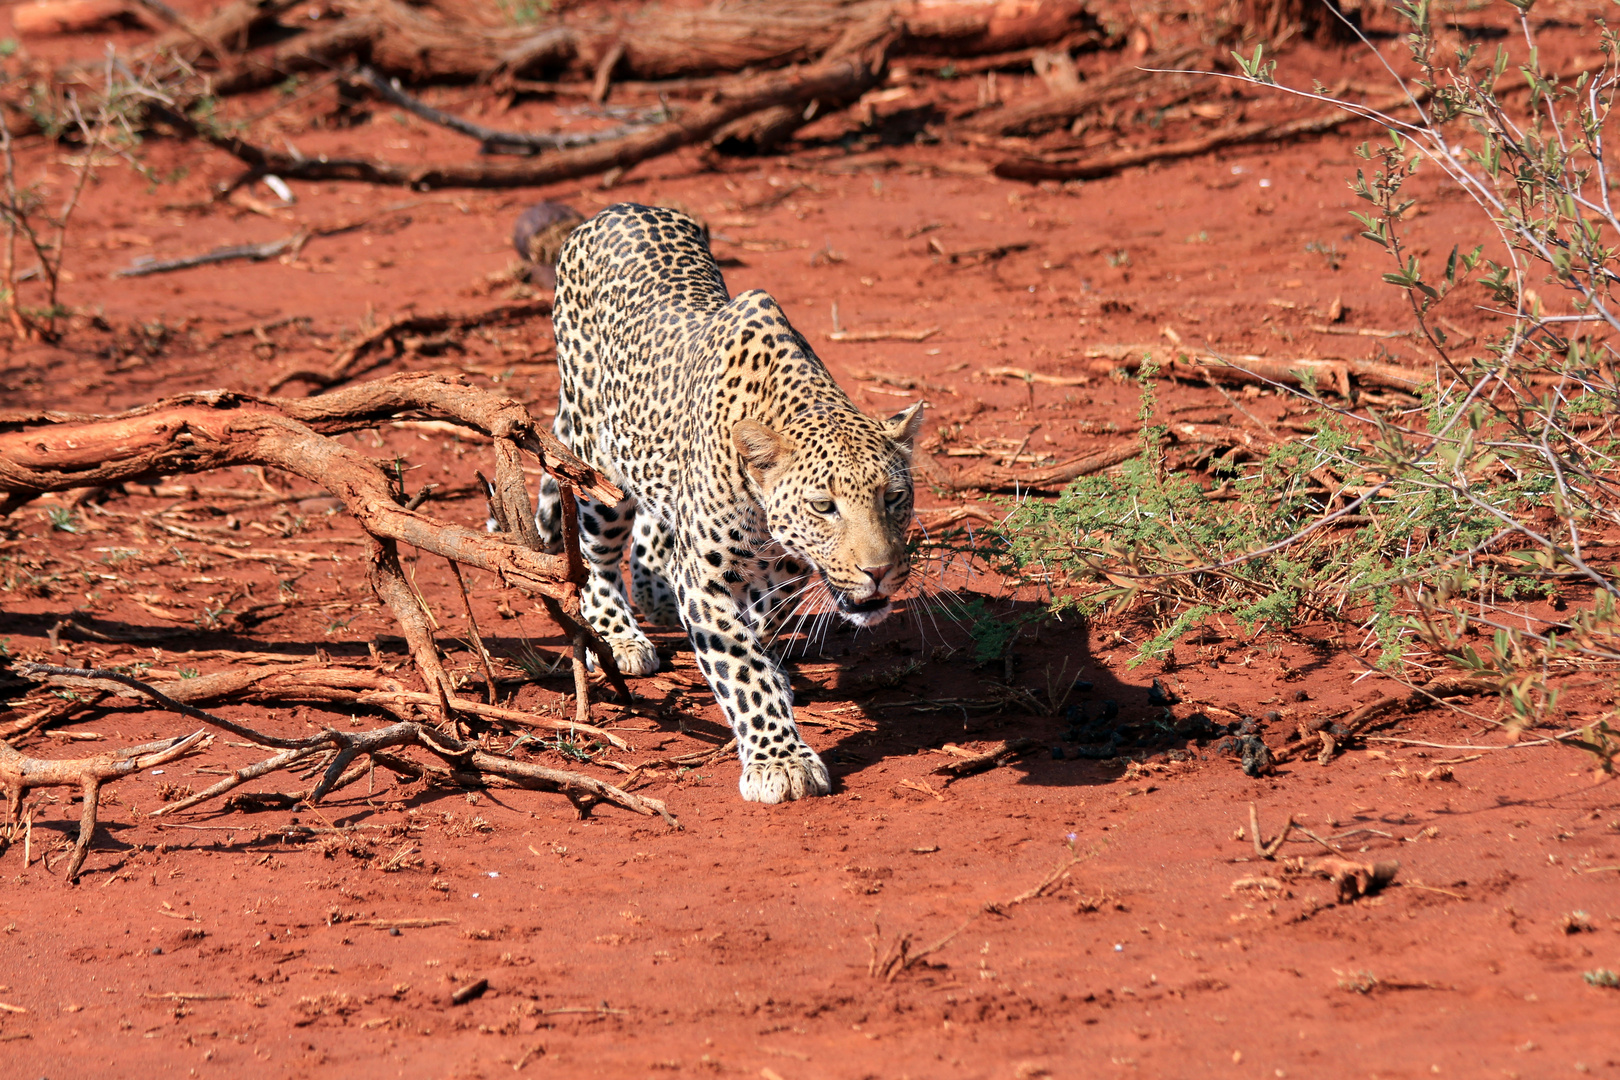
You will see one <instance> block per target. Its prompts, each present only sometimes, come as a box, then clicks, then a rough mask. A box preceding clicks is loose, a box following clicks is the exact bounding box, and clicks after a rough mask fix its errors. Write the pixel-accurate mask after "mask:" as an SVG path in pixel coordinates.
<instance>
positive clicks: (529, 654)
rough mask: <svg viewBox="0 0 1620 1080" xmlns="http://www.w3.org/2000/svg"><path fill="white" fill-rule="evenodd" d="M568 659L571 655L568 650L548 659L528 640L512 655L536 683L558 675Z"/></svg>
mask: <svg viewBox="0 0 1620 1080" xmlns="http://www.w3.org/2000/svg"><path fill="white" fill-rule="evenodd" d="M568 660H569V655H568V653H566V652H560V653H558V654H557V656H556V658H555V659H552V660H547V659H546V658H545V657H544V656H542V655H541V653H540V650H538V649H536V648H535V647H534V645H533V644H531V643H530V642H527V641H525V642H523V643H522V644H521V645H519V646H518V648H517V654H516V655H515V656H513V657H512V662H513V663H514V664H516V665H517V666H518V668H519V670H521V671H522V672H523V674H524V675H526V676H528V678H529V681H530V682H536V683H537V682H540V681H541V680H543V679H549V678H551V677H552V676H553V675H556V674H557V672H558V671H560V670H562V666H563V665H564V664H566V663H567V662H568Z"/></svg>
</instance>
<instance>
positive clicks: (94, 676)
mask: <svg viewBox="0 0 1620 1080" xmlns="http://www.w3.org/2000/svg"><path fill="white" fill-rule="evenodd" d="M17 670H18V672H19V673H20V674H23V675H29V676H33V677H38V678H52V677H67V678H77V679H89V680H93V681H96V682H111V683H116V684H119V685H121V686H126V687H129V688H130V689H133V690H137V691H139V692H140V693H142V694H145V695H146V696H147V697H150V698H151V699H152V700H153V701H155V702H157V703H158V704H159V705H162V706H163V707H164V708H167V709H171V710H173V711H175V712H178V713H180V714H182V715H184V716H188V717H191V718H193V719H196V720H200V721H202V722H203V723H205V724H208V725H209V726H211V727H216V728H219V729H220V730H222V731H227V732H229V733H231V734H233V735H236V736H239V737H241V738H243V739H246V740H248V741H249V742H252V743H254V744H256V745H258V746H263V747H267V748H269V749H273V750H279V751H281V753H278V754H276V755H275V756H273V757H271V758H268V759H266V760H265V761H262V762H259V763H258V764H257V765H254V766H250V767H248V768H245V769H240V770H237V771H236V772H235V773H233V774H231V775H230V776H228V777H226V778H225V779H224V780H221V781H220V782H219V783H217V784H215V785H214V786H213V787H210V788H208V789H207V790H205V791H203V792H199V793H198V794H196V795H193V796H191V797H189V798H187V799H185V800H184V801H183V802H181V803H171V804H169V805H168V806H165V807H162V808H160V809H158V810H156V811H154V812H153V813H154V814H155V815H161V814H168V813H172V812H174V811H176V810H179V809H183V808H186V807H190V806H194V805H196V804H197V803H199V802H203V801H206V800H207V799H211V798H214V797H216V796H219V795H222V794H224V793H225V792H227V791H229V790H231V789H232V788H235V787H237V786H239V785H241V784H243V783H245V782H246V781H248V780H251V779H256V778H257V777H260V776H264V775H267V774H269V773H271V772H275V771H278V770H280V769H284V768H286V767H288V766H289V765H293V764H296V763H297V762H299V761H302V760H304V759H305V758H308V757H310V756H312V755H314V754H317V753H320V752H322V751H327V750H331V751H336V753H335V755H334V756H333V757H332V760H331V763H330V764H329V765H328V766H327V767H326V770H325V772H324V774H323V775H322V777H321V780H320V782H319V783H317V784H316V785H315V786H314V787H313V788H312V789H310V791H309V793H308V795H307V796H306V798H305V801H306V802H308V803H310V804H312V805H313V804H315V803H318V802H320V801H321V799H323V798H324V797H325V796H326V795H327V794H328V793H329V792H330V791H331V790H333V788H334V787H335V786H336V785H337V784H338V783H339V781H340V780H341V779H342V778H343V776H344V774H345V772H346V771H347V770H348V769H349V768H350V766H351V765H353V764H354V761H355V759H356V758H357V757H360V756H361V755H367V756H370V757H371V758H373V759H374V760H376V761H377V763H378V764H381V765H384V766H385V767H387V768H390V769H395V768H396V766H397V767H398V768H399V769H401V770H403V771H405V772H407V773H415V774H416V775H424V774H425V772H424V771H425V770H426V769H429V768H431V767H430V766H423V765H420V764H418V763H415V762H409V761H406V760H404V759H400V758H397V757H394V756H392V755H384V754H382V751H385V750H397V749H403V748H407V747H416V748H418V749H422V750H426V751H428V752H429V753H431V754H435V755H437V756H438V757H439V758H441V759H443V760H444V761H446V762H448V763H450V764H451V765H452V766H453V768H452V769H451V770H450V771H451V773H453V774H454V776H455V777H456V778H457V779H459V780H466V781H469V782H474V783H480V784H481V783H484V782H486V781H487V780H488V778H489V777H498V778H500V779H502V780H505V781H508V782H510V783H512V784H513V785H515V786H517V787H525V788H531V789H534V790H539V791H556V792H560V793H561V794H563V795H566V796H567V797H568V799H569V800H570V801H571V802H573V803H574V804H575V805H576V806H578V807H579V808H580V809H581V811H584V810H587V809H589V807H590V806H591V805H593V804H595V803H598V802H606V803H612V804H613V805H615V806H621V807H623V808H624V809H626V810H630V811H632V812H634V813H637V814H643V815H647V816H651V815H654V814H656V815H658V816H659V817H661V818H663V819H664V821H665V822H666V823H668V824H669V826H670V827H671V828H680V822H679V821H677V820H676V819H675V817H674V816H673V815H671V814H670V812H669V811H668V809H667V808H666V807H665V806H664V804H663V803H662V802H660V801H659V800H657V799H650V798H646V797H644V796H639V795H632V794H630V793H629V792H627V791H622V790H620V789H619V788H616V787H614V786H613V785H612V784H608V783H604V782H603V781H601V780H597V779H595V778H593V777H589V776H584V775H582V774H580V773H573V772H567V771H564V770H561V769H551V768H547V767H546V766H543V765H532V764H528V763H526V762H521V761H514V760H513V759H511V758H509V757H505V756H502V755H499V754H491V753H488V752H486V751H483V750H479V749H478V748H477V747H476V746H475V745H472V744H468V743H464V742H462V741H461V740H459V739H454V738H451V737H449V736H447V735H445V734H443V733H442V732H438V731H434V730H433V729H431V728H428V727H424V726H423V725H421V724H417V723H414V722H411V721H401V722H399V723H396V724H391V725H389V726H388V727H385V728H377V729H375V730H372V731H360V732H346V731H337V730H334V729H331V728H328V729H326V730H324V731H322V732H320V733H319V734H316V735H311V736H309V737H307V738H303V739H284V738H280V737H279V736H275V735H267V734H264V733H263V732H260V731H256V730H254V729H253V728H250V727H248V726H246V725H245V724H238V723H236V722H235V721H234V720H227V719H225V718H224V717H222V716H216V715H214V714H213V713H208V712H204V711H203V710H201V709H198V708H196V707H194V706H191V705H187V704H185V703H184V702H180V701H176V700H175V699H173V698H171V697H169V696H168V695H167V694H165V693H163V692H162V691H161V690H158V689H157V688H156V687H154V686H151V685H149V684H147V683H144V682H142V681H140V680H139V679H135V678H131V677H130V676H128V675H125V674H123V673H121V672H117V671H107V670H103V669H99V668H68V667H57V666H55V665H51V664H36V663H23V664H19V665H17ZM204 734H205V733H204V732H197V733H196V734H195V735H193V736H191V737H190V738H191V739H193V740H195V739H200V738H201V737H202V736H203V735H204ZM165 745H167V744H165ZM7 749H9V748H7ZM148 752H150V751H149V750H148ZM12 753H15V751H12ZM87 760H97V759H87ZM4 767H5V766H4V759H3V758H0V770H3V769H4ZM140 767H142V768H144V767H145V766H140ZM129 771H134V769H133V768H129V769H126V772H129ZM6 775H7V774H6V773H5V772H4V771H0V779H4V778H5V777H6ZM118 775H122V774H118ZM86 782H88V781H86ZM97 783H98V784H99V780H98V781H97ZM32 786H39V785H37V784H34V785H32ZM8 790H11V789H8ZM87 790H88V788H87ZM20 798H21V796H20V795H16V796H15V797H14V799H13V803H14V804H15V800H16V799H20ZM81 842H83V841H82V838H81ZM81 861H82V860H81Z"/></svg>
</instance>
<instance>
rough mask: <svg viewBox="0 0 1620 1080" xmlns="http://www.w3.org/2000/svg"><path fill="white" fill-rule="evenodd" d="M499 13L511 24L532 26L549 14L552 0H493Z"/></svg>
mask: <svg viewBox="0 0 1620 1080" xmlns="http://www.w3.org/2000/svg"><path fill="white" fill-rule="evenodd" d="M495 2H496V5H497V6H498V7H499V8H500V9H501V15H502V16H504V17H505V19H506V21H507V22H509V23H511V24H512V25H513V26H533V25H534V24H535V23H537V22H539V21H540V20H541V19H543V18H545V17H546V16H548V15H550V14H551V9H552V0H495Z"/></svg>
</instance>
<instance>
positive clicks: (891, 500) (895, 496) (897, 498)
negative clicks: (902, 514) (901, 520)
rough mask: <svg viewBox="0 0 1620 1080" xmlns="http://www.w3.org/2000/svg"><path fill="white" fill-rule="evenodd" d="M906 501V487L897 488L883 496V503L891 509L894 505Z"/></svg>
mask: <svg viewBox="0 0 1620 1080" xmlns="http://www.w3.org/2000/svg"><path fill="white" fill-rule="evenodd" d="M905 501H906V489H905V488H895V489H894V490H893V491H891V492H889V493H888V494H886V495H884V496H883V505H885V506H887V507H889V508H890V509H893V508H894V507H896V506H899V505H900V504H901V503H903V502H905Z"/></svg>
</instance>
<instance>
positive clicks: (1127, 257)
mask: <svg viewBox="0 0 1620 1080" xmlns="http://www.w3.org/2000/svg"><path fill="white" fill-rule="evenodd" d="M1108 265H1109V266H1113V267H1121V266H1129V265H1131V253H1130V252H1128V251H1126V250H1125V249H1124V248H1120V249H1119V250H1118V251H1110V252H1109V253H1108Z"/></svg>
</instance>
